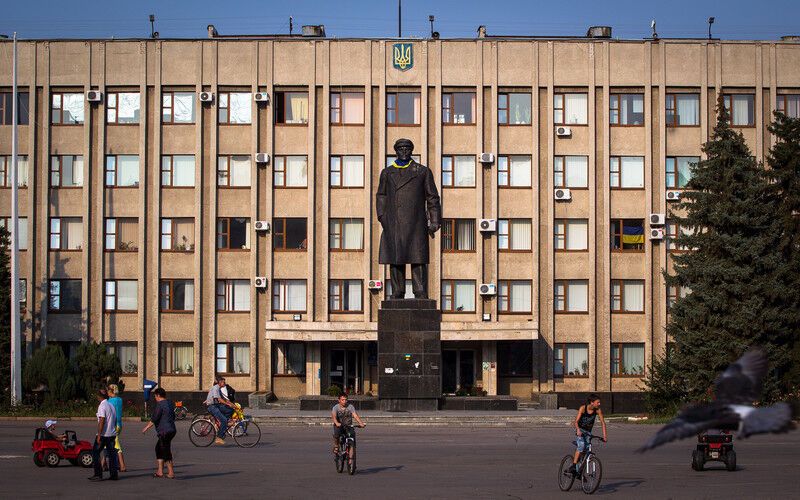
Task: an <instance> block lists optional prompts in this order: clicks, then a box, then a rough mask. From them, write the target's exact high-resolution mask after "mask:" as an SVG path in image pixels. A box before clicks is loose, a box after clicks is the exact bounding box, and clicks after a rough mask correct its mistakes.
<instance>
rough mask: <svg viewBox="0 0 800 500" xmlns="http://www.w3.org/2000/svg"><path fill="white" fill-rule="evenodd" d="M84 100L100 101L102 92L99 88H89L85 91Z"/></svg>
mask: <svg viewBox="0 0 800 500" xmlns="http://www.w3.org/2000/svg"><path fill="white" fill-rule="evenodd" d="M86 100H87V101H89V102H102V101H103V93H102V92H100V91H99V90H90V91H88V92H86Z"/></svg>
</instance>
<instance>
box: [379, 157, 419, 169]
mask: <svg viewBox="0 0 800 500" xmlns="http://www.w3.org/2000/svg"><path fill="white" fill-rule="evenodd" d="M396 159H397V157H396V156H387V157H386V166H387V167H391V166H392V163H394V161H395V160H396ZM411 159H412V160H414V161H415V162H417V163H419V162H420V155H411Z"/></svg>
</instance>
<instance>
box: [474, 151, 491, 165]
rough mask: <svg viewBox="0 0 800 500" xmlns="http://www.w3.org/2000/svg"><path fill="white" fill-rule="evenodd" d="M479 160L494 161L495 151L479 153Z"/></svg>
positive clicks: (484, 161) (483, 161)
mask: <svg viewBox="0 0 800 500" xmlns="http://www.w3.org/2000/svg"><path fill="white" fill-rule="evenodd" d="M478 161H479V162H481V163H483V164H487V163H494V153H481V154H479V155H478Z"/></svg>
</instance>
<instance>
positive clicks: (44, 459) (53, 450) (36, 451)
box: [31, 428, 94, 467]
mask: <svg viewBox="0 0 800 500" xmlns="http://www.w3.org/2000/svg"><path fill="white" fill-rule="evenodd" d="M47 434H48V433H47V431H46V430H45V429H43V428H39V429H36V433H35V434H34V436H33V443H32V444H31V449H32V450H33V463H35V464H36V465H37V466H39V467H44V466H45V465H46V466H48V467H58V464H59V462H61V459H62V458H63V459H66V460H69V463H71V464H72V465H81V466H83V467H91V466H93V465H94V459H93V458H92V443H90V442H88V441H78V436H77V434H75V431H64V435H65V436H67V439H66V441H65V442H63V443H62V442H61V441H59V440H56V439H49V438H48V437H47Z"/></svg>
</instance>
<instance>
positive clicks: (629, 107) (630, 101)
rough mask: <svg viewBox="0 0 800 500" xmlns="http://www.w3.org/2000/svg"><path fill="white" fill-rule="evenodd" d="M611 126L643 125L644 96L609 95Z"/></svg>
mask: <svg viewBox="0 0 800 500" xmlns="http://www.w3.org/2000/svg"><path fill="white" fill-rule="evenodd" d="M610 98H611V109H610V110H609V118H610V120H611V121H610V123H611V125H635V126H641V125H644V94H611V96H610Z"/></svg>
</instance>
